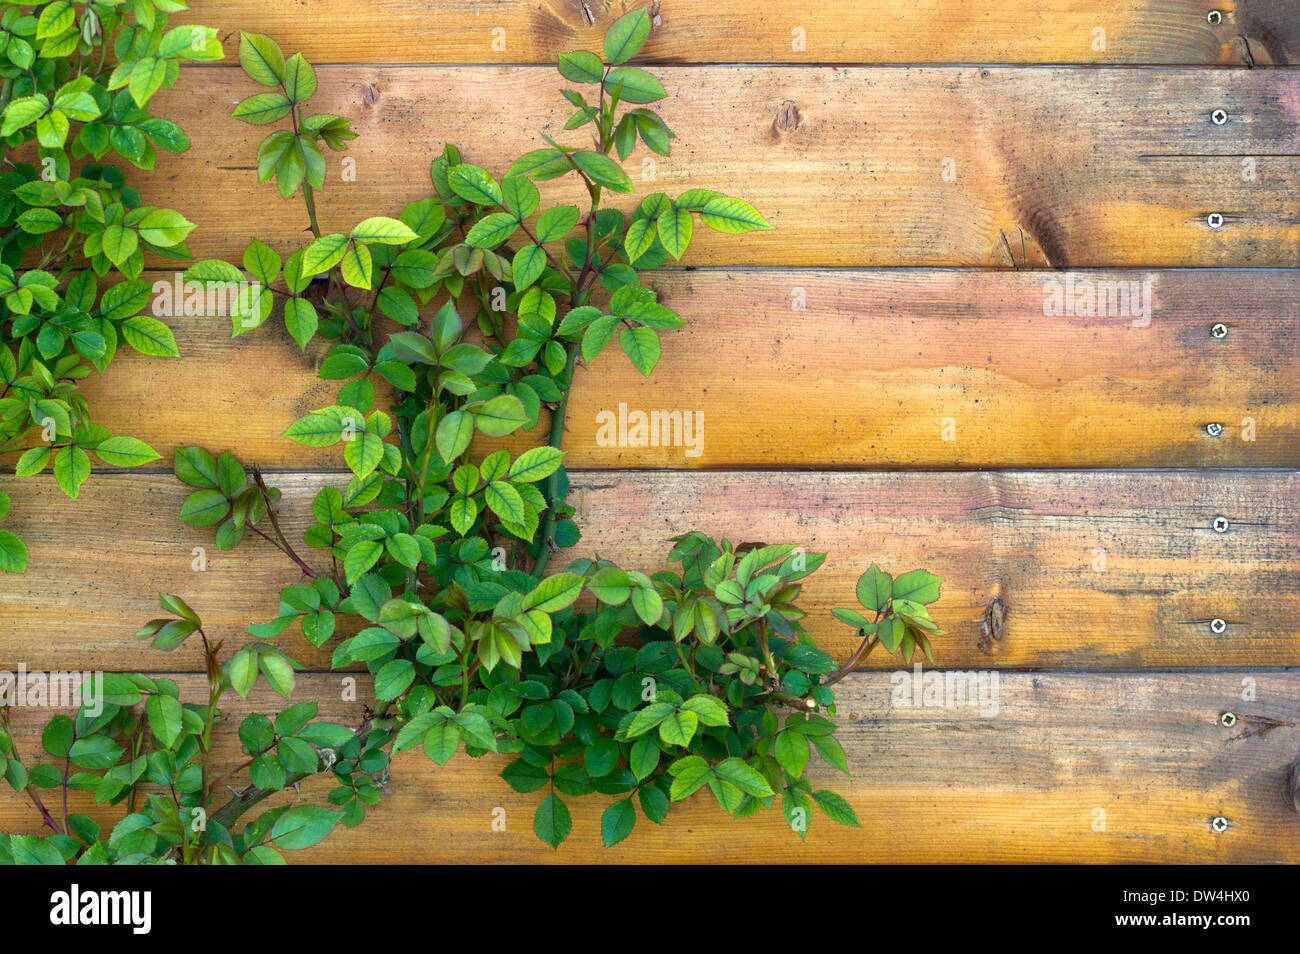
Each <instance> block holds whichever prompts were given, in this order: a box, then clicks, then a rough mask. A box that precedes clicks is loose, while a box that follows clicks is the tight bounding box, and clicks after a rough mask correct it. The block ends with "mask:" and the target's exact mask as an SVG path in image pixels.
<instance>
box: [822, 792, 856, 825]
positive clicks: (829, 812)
mask: <svg viewBox="0 0 1300 954" xmlns="http://www.w3.org/2000/svg"><path fill="white" fill-rule="evenodd" d="M813 800H814V801H815V802H816V803H817V807H818V808H820V809H821V810H822V813H823V814H824V815H825V816H826V817H827V818H829V819H830V820H831V821H834V822H839V823H840V824H841V825H852V826H853V827H854V828H858V827H860V823H859V822H858V816H857V814H856V813H855V812H854V811H853V806H852V805H850V804H849V803H848V802H847V801H845V800H844V798H843V797H842V796H840V795H836V794H835V793H834V792H832V791H828V790H822V791H820V792H813Z"/></svg>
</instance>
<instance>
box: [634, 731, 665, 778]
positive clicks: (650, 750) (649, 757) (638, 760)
mask: <svg viewBox="0 0 1300 954" xmlns="http://www.w3.org/2000/svg"><path fill="white" fill-rule="evenodd" d="M628 761H629V764H630V765H631V768H632V774H633V775H634V776H635V777H636V780H637V781H638V782H642V781H645V779H647V778H649V777H650V773H651V772H653V771H654V770H655V769H656V768H658V767H659V744H658V743H657V742H655V740H654V739H653V738H651V737H650V736H645V737H644V738H640V739H637V741H636V742H635V743H634V744H633V745H632V751H631V753H630V755H629V757H628Z"/></svg>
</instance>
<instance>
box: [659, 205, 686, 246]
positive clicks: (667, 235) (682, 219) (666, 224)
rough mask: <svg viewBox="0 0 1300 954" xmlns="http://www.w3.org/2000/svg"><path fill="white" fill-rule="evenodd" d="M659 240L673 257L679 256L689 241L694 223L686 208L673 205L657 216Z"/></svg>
mask: <svg viewBox="0 0 1300 954" xmlns="http://www.w3.org/2000/svg"><path fill="white" fill-rule="evenodd" d="M657 225H658V229H659V241H660V242H662V243H663V246H664V249H665V250H667V252H668V254H669V255H671V256H672V257H673V258H681V257H682V253H683V252H685V251H686V246H687V245H688V244H689V243H690V241H691V232H692V230H693V229H694V227H695V225H694V222H693V220H692V218H691V213H690V212H689V211H688V210H686V209H681V208H678V207H677V206H673V207H672V208H670V209H668V210H667V211H666V212H664V213H663V214H662V215H661V216H659V219H658V222H657Z"/></svg>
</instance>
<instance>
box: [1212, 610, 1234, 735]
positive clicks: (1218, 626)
mask: <svg viewBox="0 0 1300 954" xmlns="http://www.w3.org/2000/svg"><path fill="white" fill-rule="evenodd" d="M1227 628H1228V623H1227V621H1226V620H1222V619H1219V618H1218V617H1217V616H1216V617H1215V618H1214V619H1212V620H1210V632H1212V633H1213V634H1214V635H1215V636H1222V635H1223V632H1224V630H1226V629H1227ZM1228 714H1229V715H1231V714H1232V713H1228Z"/></svg>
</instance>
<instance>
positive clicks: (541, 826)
mask: <svg viewBox="0 0 1300 954" xmlns="http://www.w3.org/2000/svg"><path fill="white" fill-rule="evenodd" d="M572 830H573V819H572V817H570V815H569V808H568V806H567V805H565V804H564V802H562V801H560V797H559V796H558V795H556V794H555V793H554V792H552V793H551V794H549V795H547V796H546V797H545V798H544V799H542V803H541V804H540V805H538V806H537V811H536V812H535V813H534V814H533V831H534V832H536V833H537V837H538V838H540V839H542V841H544V842H546V843H547V844H548V845H550V846H551V847H552V848H559V847H560V843H561V842H562V841H564V839H566V838H568V837H569V832H571V831H572Z"/></svg>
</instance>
